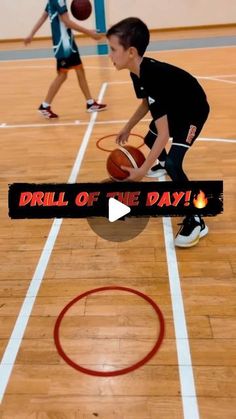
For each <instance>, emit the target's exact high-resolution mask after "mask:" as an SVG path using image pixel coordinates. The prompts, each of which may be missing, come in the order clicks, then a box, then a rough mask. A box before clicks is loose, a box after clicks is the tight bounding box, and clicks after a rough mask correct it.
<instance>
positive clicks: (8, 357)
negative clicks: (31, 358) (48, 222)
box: [0, 83, 107, 403]
mask: <svg viewBox="0 0 236 419" xmlns="http://www.w3.org/2000/svg"><path fill="white" fill-rule="evenodd" d="M106 88H107V83H103V85H102V88H101V90H100V93H99V97H98V100H99V101H100V102H101V101H102V99H103V96H104V93H105V90H106ZM96 118H97V113H93V114H92V116H91V118H90V122H89V124H88V128H87V130H86V132H85V135H84V137H83V140H82V144H81V147H80V149H79V152H78V154H77V156H76V160H75V163H74V166H73V168H72V170H71V174H70V177H69V180H68V183H73V182H75V181H76V178H77V176H78V173H79V170H80V166H81V163H82V160H83V157H84V154H85V150H86V148H87V145H88V142H89V139H90V136H91V133H92V130H93V127H94V123H95V121H96ZM62 221H63V219H55V220H54V221H53V224H52V227H51V230H50V232H49V235H48V238H47V240H46V243H45V245H44V247H43V250H42V253H41V256H40V258H39V261H38V264H37V267H36V269H35V272H34V275H33V278H32V280H31V282H30V285H29V288H28V290H27V293H26V296H25V299H24V301H23V304H22V306H21V309H20V312H19V315H18V317H17V320H16V323H15V326H14V329H13V331H12V334H11V336H10V339H9V341H8V344H7V347H6V349H5V352H4V354H3V357H2V360H1V364H0V378H1V380H0V403H1V402H2V400H3V397H4V394H5V391H6V387H7V384H8V381H9V378H10V376H11V372H12V369H13V367H14V363H15V360H16V357H17V353H18V351H19V348H20V345H21V342H22V339H23V337H24V333H25V329H26V327H27V323H28V320H29V317H30V315H31V312H32V309H33V307H34V303H35V300H36V297H37V294H38V291H39V288H40V285H41V283H42V281H43V277H44V274H45V271H46V269H47V265H48V262H49V259H50V256H51V253H52V251H53V248H54V244H55V242H56V239H57V236H58V233H59V231H60V228H61V225H62Z"/></svg>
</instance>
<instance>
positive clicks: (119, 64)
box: [108, 35, 132, 70]
mask: <svg viewBox="0 0 236 419" xmlns="http://www.w3.org/2000/svg"><path fill="white" fill-rule="evenodd" d="M108 43H109V47H110V53H109V56H110V58H111V61H112V62H113V64H114V66H115V67H116V68H117V70H122V69H124V68H127V69H130V63H131V59H132V49H131V48H128V49H124V47H123V46H122V45H121V44H120V43H119V38H118V36H116V35H111V36H110V37H109V39H108Z"/></svg>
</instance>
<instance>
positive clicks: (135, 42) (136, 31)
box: [106, 17, 150, 57]
mask: <svg viewBox="0 0 236 419" xmlns="http://www.w3.org/2000/svg"><path fill="white" fill-rule="evenodd" d="M111 35H116V36H117V37H118V38H119V41H120V44H121V45H122V46H123V47H124V49H128V48H129V47H135V48H136V49H137V51H138V54H139V55H140V56H141V57H142V56H143V54H144V53H145V51H146V49H147V46H148V44H149V39H150V33H149V30H148V27H147V25H146V24H145V23H144V22H143V21H142V20H141V19H139V18H137V17H128V18H127V19H123V20H121V21H120V22H118V23H116V24H115V25H113V26H112V27H111V28H110V29H109V30H108V31H107V34H106V36H107V38H109V37H110V36H111Z"/></svg>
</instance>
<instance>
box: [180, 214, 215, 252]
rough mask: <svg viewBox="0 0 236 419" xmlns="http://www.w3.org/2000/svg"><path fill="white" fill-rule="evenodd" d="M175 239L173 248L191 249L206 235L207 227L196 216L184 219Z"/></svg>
mask: <svg viewBox="0 0 236 419" xmlns="http://www.w3.org/2000/svg"><path fill="white" fill-rule="evenodd" d="M180 225H181V227H180V229H179V231H178V233H177V235H176V238H175V246H178V247H192V246H195V244H197V243H198V242H199V239H200V238H201V237H204V236H206V235H207V233H208V227H207V226H206V225H205V223H204V221H203V219H202V218H201V217H199V216H198V215H192V216H190V217H186V218H184V220H183V222H182V223H181V224H180Z"/></svg>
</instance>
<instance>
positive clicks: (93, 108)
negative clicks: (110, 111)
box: [87, 101, 107, 112]
mask: <svg viewBox="0 0 236 419" xmlns="http://www.w3.org/2000/svg"><path fill="white" fill-rule="evenodd" d="M106 108H107V105H104V104H102V103H97V102H95V101H94V102H93V103H92V104H91V105H89V104H88V103H87V112H100V111H105V109H106Z"/></svg>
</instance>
